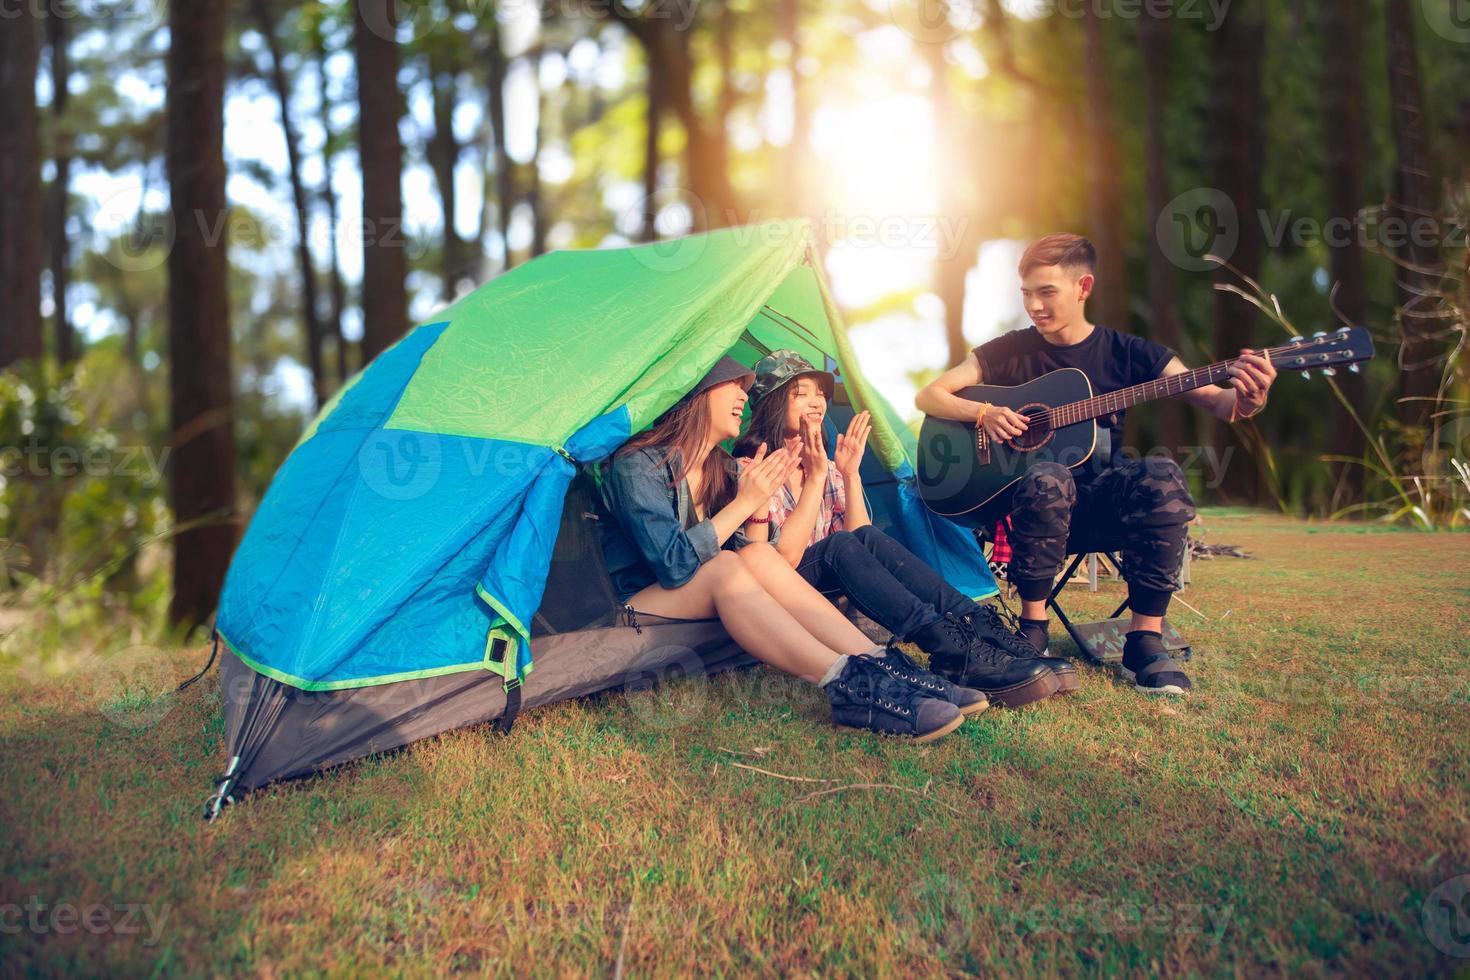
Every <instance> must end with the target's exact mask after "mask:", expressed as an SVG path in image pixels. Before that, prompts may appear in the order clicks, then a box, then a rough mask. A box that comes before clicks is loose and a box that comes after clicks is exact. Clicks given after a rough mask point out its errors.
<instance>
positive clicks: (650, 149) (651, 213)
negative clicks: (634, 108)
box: [639, 49, 664, 242]
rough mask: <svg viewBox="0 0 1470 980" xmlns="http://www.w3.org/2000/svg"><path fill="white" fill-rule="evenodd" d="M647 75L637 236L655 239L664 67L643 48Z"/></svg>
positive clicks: (644, 239)
mask: <svg viewBox="0 0 1470 980" xmlns="http://www.w3.org/2000/svg"><path fill="white" fill-rule="evenodd" d="M644 53H645V54H646V55H648V56H649V57H648V58H647V59H646V62H647V66H648V69H647V70H648V78H647V81H646V84H645V86H644V90H645V96H644V98H645V101H646V102H647V103H648V106H647V109H646V110H645V112H644V125H643V214H642V216H641V217H642V229H641V232H640V234H639V238H640V239H641V240H642V241H645V242H656V241H658V165H659V153H658V141H659V133H660V131H661V129H662V126H661V123H662V115H663V85H664V82H663V71H662V64H661V62H660V61H659V60H658V59H657V58H654V57H652V55H653V52H652V51H649V50H647V49H644Z"/></svg>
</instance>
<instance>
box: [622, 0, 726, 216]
mask: <svg viewBox="0 0 1470 980" xmlns="http://www.w3.org/2000/svg"><path fill="white" fill-rule="evenodd" d="M609 10H610V12H611V13H612V15H613V16H614V17H615V18H616V19H617V20H618V22H619V23H621V24H622V25H623V26H624V27H626V28H627V30H628V32H629V33H630V34H632V35H633V37H634V38H636V39H637V40H638V43H639V44H641V45H642V46H643V52H644V55H645V57H646V58H647V59H648V60H649V61H650V62H652V61H654V60H660V61H661V63H662V77H663V79H664V81H665V83H666V84H665V86H664V94H665V95H666V97H667V98H666V101H665V106H666V107H667V108H668V109H670V110H672V111H673V113H674V114H675V116H677V117H678V120H679V125H680V126H681V127H682V128H683V130H684V170H685V186H686V189H687V190H688V192H689V195H690V197H691V198H692V200H691V202H690V204H691V208H690V210H691V213H692V214H693V216H694V223H695V227H696V229H698V230H703V229H709V228H722V227H725V226H727V225H730V224H735V223H738V222H739V221H740V219H741V210H740V207H739V202H738V199H737V197H736V194H735V190H734V187H733V186H732V185H731V184H730V173H729V144H728V141H727V140H726V138H725V134H724V132H723V131H721V130H720V129H719V128H717V127H712V126H707V125H706V124H705V122H704V120H703V119H702V118H701V117H700V114H699V109H698V107H697V106H696V105H695V103H694V90H693V78H694V61H693V55H692V53H691V52H690V49H689V39H690V35H691V34H692V33H693V30H692V22H693V13H694V10H693V0H673V7H672V8H660V11H659V13H660V16H657V17H645V16H642V15H640V14H638V13H635V12H633V11H630V10H629V9H628V8H626V7H624V6H623V5H622V4H621V3H620V2H617V0H614V2H613V3H612V4H610V6H609Z"/></svg>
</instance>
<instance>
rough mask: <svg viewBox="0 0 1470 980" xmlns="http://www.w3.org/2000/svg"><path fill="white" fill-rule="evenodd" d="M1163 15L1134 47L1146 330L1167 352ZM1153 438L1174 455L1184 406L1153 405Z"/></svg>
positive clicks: (1170, 283) (1185, 431) (1147, 20)
mask: <svg viewBox="0 0 1470 980" xmlns="http://www.w3.org/2000/svg"><path fill="white" fill-rule="evenodd" d="M1172 29H1173V28H1172V20H1171V18H1167V17H1149V16H1144V17H1142V18H1141V19H1140V20H1139V25H1138V30H1139V48H1140V53H1141V54H1142V58H1143V96H1144V193H1145V197H1146V205H1145V208H1144V214H1145V215H1146V216H1147V218H1148V220H1147V221H1146V222H1145V226H1146V228H1147V233H1148V240H1149V242H1150V245H1149V247H1148V248H1147V249H1146V250H1145V252H1146V255H1147V275H1148V298H1149V303H1148V305H1149V309H1150V310H1151V311H1152V314H1153V315H1152V318H1151V323H1150V331H1149V332H1150V334H1151V335H1152V337H1153V339H1154V340H1155V341H1157V342H1158V343H1160V344H1163V345H1165V346H1166V347H1169V348H1171V349H1172V350H1175V351H1178V350H1179V348H1180V346H1181V345H1180V338H1181V336H1182V331H1181V330H1180V317H1179V292H1178V284H1177V282H1176V281H1175V278H1174V276H1175V268H1174V263H1173V262H1171V261H1170V260H1169V257H1168V256H1167V255H1165V254H1164V250H1163V249H1162V248H1161V247H1160V246H1159V243H1158V242H1157V241H1155V240H1154V237H1153V224H1154V222H1155V221H1156V220H1157V219H1158V216H1159V215H1161V214H1163V213H1164V209H1165V208H1167V207H1168V206H1169V201H1170V200H1171V199H1172V197H1173V195H1172V194H1171V193H1170V181H1169V146H1168V130H1167V127H1166V123H1165V118H1164V110H1165V107H1166V106H1167V105H1168V86H1169V61H1170V48H1171V46H1172V43H1171V40H1170V31H1171V30H1172ZM1155 417H1156V418H1157V420H1158V433H1159V442H1160V443H1161V444H1162V445H1163V446H1165V447H1166V448H1167V449H1168V450H1169V452H1170V453H1171V454H1174V455H1176V456H1177V455H1179V454H1181V453H1183V452H1185V451H1186V446H1187V445H1188V444H1189V443H1190V442H1192V441H1193V438H1194V437H1193V435H1192V434H1191V432H1190V429H1191V426H1190V424H1189V423H1190V416H1189V415H1188V414H1187V406H1185V405H1184V404H1182V403H1180V402H1179V401H1178V400H1176V399H1172V398H1166V399H1164V400H1163V401H1161V402H1159V404H1158V405H1157V406H1156V410H1155Z"/></svg>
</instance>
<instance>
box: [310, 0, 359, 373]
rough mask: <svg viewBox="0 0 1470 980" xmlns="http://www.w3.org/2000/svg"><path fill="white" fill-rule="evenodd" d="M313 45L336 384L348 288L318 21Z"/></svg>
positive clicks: (342, 367)
mask: <svg viewBox="0 0 1470 980" xmlns="http://www.w3.org/2000/svg"><path fill="white" fill-rule="evenodd" d="M312 44H313V46H314V48H315V54H316V81H317V93H318V106H317V113H318V115H319V117H320V123H321V127H322V188H321V196H322V200H323V201H324V202H325V203H326V205H327V232H328V234H327V242H328V245H329V261H330V262H331V270H330V271H331V274H330V285H331V296H332V312H331V314H330V316H329V318H328V321H327V325H326V327H327V330H328V331H329V332H330V333H331V335H332V339H333V341H334V342H335V343H336V345H337V385H338V387H340V386H341V385H343V384H345V383H346V381H347V375H348V373H349V371H350V368H349V367H348V360H347V338H346V337H344V336H342V311H343V310H345V309H346V308H347V286H346V284H345V283H344V282H343V281H342V262H341V256H340V255H339V254H338V252H337V236H338V235H339V234H340V233H341V229H340V228H338V227H337V221H338V218H337V192H336V190H334V189H333V187H332V170H333V167H334V166H335V165H336V160H337V135H336V133H335V132H334V131H333V129H332V104H331V102H330V101H329V99H328V98H327V41H326V37H325V35H323V33H322V27H321V22H320V20H314V21H313V22H312Z"/></svg>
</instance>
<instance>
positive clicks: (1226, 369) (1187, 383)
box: [1043, 337, 1328, 429]
mask: <svg viewBox="0 0 1470 980" xmlns="http://www.w3.org/2000/svg"><path fill="white" fill-rule="evenodd" d="M1327 339H1328V338H1325V337H1324V338H1319V339H1318V340H1317V341H1315V342H1314V343H1300V344H1285V345H1283V346H1281V347H1269V348H1267V349H1266V354H1267V356H1268V357H1276V356H1278V355H1286V354H1290V353H1292V352H1297V351H1301V350H1303V349H1305V348H1309V347H1313V346H1317V345H1318V344H1320V343H1322V342H1323V341H1325V340H1327ZM1238 360H1240V358H1238V357H1237V358H1231V359H1229V360H1225V361H1217V362H1216V363H1214V364H1207V365H1205V366H1204V367H1199V368H1194V369H1193V370H1190V371H1185V372H1184V373H1183V374H1174V375H1170V376H1169V377H1167V378H1155V379H1153V380H1152V381H1145V382H1143V383H1142V384H1137V385H1133V386H1132V387H1129V388H1120V389H1118V390H1117V391H1110V392H1108V393H1106V394H1102V395H1094V396H1092V397H1091V398H1084V399H1083V400H1081V401H1077V402H1073V403H1072V404H1070V405H1064V406H1062V407H1060V408H1053V409H1049V410H1048V411H1047V412H1046V414H1045V416H1043V417H1044V418H1045V419H1046V422H1047V425H1049V426H1050V427H1051V428H1054V429H1056V428H1061V427H1062V426H1064V425H1073V424H1075V423H1077V422H1084V421H1087V420H1088V419H1095V418H1098V417H1100V416H1103V415H1108V414H1111V413H1112V412H1119V411H1123V410H1124V409H1127V408H1131V407H1132V406H1134V405H1137V404H1139V403H1140V402H1145V401H1149V400H1150V399H1153V398H1159V397H1172V396H1173V395H1181V394H1183V393H1184V392H1186V391H1191V390H1193V389H1195V388H1202V387H1204V386H1205V385H1207V384H1219V383H1220V382H1219V381H1217V380H1216V375H1221V376H1223V377H1224V378H1228V377H1229V376H1230V365H1232V364H1234V363H1235V362H1236V361H1238ZM1176 381H1177V382H1178V386H1179V390H1178V391H1170V390H1169V389H1170V388H1171V387H1173V385H1174V383H1175V382H1176Z"/></svg>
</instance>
